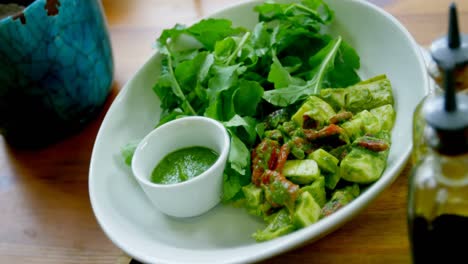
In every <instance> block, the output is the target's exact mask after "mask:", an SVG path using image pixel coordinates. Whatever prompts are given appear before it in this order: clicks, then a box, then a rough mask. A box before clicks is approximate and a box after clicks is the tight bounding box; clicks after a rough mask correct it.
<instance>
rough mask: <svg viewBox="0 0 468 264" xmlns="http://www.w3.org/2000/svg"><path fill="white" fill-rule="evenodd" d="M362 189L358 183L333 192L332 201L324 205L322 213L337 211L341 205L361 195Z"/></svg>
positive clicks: (327, 213) (328, 213)
mask: <svg viewBox="0 0 468 264" xmlns="http://www.w3.org/2000/svg"><path fill="white" fill-rule="evenodd" d="M359 193H360V190H359V185H358V184H356V183H355V184H353V185H351V186H346V187H344V188H342V189H339V190H336V191H335V192H333V194H332V197H331V199H330V201H328V202H327V203H326V204H325V205H324V206H323V207H322V212H321V213H322V215H323V216H328V215H330V214H332V213H334V212H336V211H337V210H338V209H340V208H341V207H343V206H345V205H347V204H349V203H350V202H351V201H352V200H354V199H355V198H356V197H358V196H359Z"/></svg>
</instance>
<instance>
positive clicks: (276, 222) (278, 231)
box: [252, 209, 295, 242]
mask: <svg viewBox="0 0 468 264" xmlns="http://www.w3.org/2000/svg"><path fill="white" fill-rule="evenodd" d="M270 219H271V220H270V221H269V224H268V226H267V227H266V228H265V229H263V230H258V231H257V232H255V233H254V234H253V235H252V237H253V238H255V240H257V241H258V242H260V241H266V240H271V239H273V238H277V237H280V236H282V235H285V234H288V233H291V232H292V231H294V230H295V227H294V225H293V224H292V221H291V217H290V214H289V213H288V211H287V210H286V209H281V210H280V211H278V212H277V213H275V215H274V216H273V217H272V218H270Z"/></svg>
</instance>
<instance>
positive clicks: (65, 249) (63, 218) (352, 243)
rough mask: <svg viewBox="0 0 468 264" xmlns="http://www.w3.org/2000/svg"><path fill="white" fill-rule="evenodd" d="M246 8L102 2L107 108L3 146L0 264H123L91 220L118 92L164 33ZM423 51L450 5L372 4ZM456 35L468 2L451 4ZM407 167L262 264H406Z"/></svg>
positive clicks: (151, 0)
mask: <svg viewBox="0 0 468 264" xmlns="http://www.w3.org/2000/svg"><path fill="white" fill-rule="evenodd" d="M242 1H245V0H103V1H102V2H103V4H104V8H105V12H106V15H107V18H108V22H109V27H110V34H111V38H112V44H113V52H114V58H115V65H116V74H115V84H114V86H113V90H112V94H111V96H110V98H109V100H108V102H107V106H106V108H105V109H104V110H103V111H102V113H101V114H100V116H99V117H98V118H97V119H96V120H94V121H93V122H92V123H90V124H89V125H87V126H86V128H85V129H83V130H82V131H80V132H79V133H77V134H75V135H73V136H70V137H69V138H67V139H66V140H63V141H61V142H59V143H57V144H54V145H52V146H49V147H47V148H44V149H41V150H35V151H26V150H17V149H13V148H11V147H9V146H8V145H7V144H6V143H5V142H4V140H3V139H2V138H1V137H0V214H1V216H0V263H128V262H129V258H128V257H127V255H126V254H125V253H124V252H122V251H121V250H120V249H118V248H117V247H116V246H115V245H113V244H112V243H111V241H110V240H109V239H108V238H107V237H106V236H105V234H104V233H103V231H102V230H101V229H100V227H99V226H98V224H97V222H96V219H95V217H94V215H93V212H92V210H91V205H90V201H89V196H88V168H89V162H90V156H91V151H92V148H93V144H94V140H95V137H96V134H97V131H98V129H99V126H100V124H101V121H102V119H103V117H104V115H105V112H106V110H107V108H108V106H109V105H110V104H111V102H112V100H113V99H114V98H115V95H116V94H117V93H118V92H119V89H120V88H121V87H122V86H123V85H124V84H125V83H126V82H127V81H128V80H129V78H130V77H131V76H132V75H133V74H134V72H135V71H136V70H137V69H138V68H140V67H141V65H142V64H143V63H144V62H145V61H146V60H147V59H148V58H149V56H150V55H151V54H152V52H153V49H152V44H153V42H154V40H155V39H156V37H157V36H159V33H160V32H161V30H162V29H163V28H166V27H170V26H172V25H174V24H175V23H177V22H179V23H190V22H192V21H194V20H196V19H197V18H200V17H202V16H204V15H207V14H209V13H211V12H213V11H215V10H217V9H220V8H222V7H223V6H226V5H229V4H232V3H235V2H242ZM372 2H374V3H375V4H377V5H379V6H381V7H383V8H384V9H385V10H387V11H388V12H390V13H391V14H393V15H394V16H395V17H396V18H397V19H398V20H400V21H401V22H402V23H403V24H404V25H405V26H406V27H407V28H408V30H409V31H410V32H411V33H412V34H413V36H414V37H415V39H416V40H417V41H418V42H419V43H420V44H421V45H429V44H430V42H431V41H432V40H434V39H435V38H437V37H439V36H441V35H443V34H445V31H446V28H447V21H446V20H447V16H446V15H447V7H448V4H449V2H450V1H449V0H373V1H372ZM457 4H458V7H459V16H460V18H459V19H460V25H461V30H462V31H463V30H464V31H465V32H467V31H468V28H467V27H466V25H468V1H464V0H459V1H457ZM410 167H411V164H408V165H407V166H406V168H405V170H404V171H403V172H402V173H401V175H400V176H399V177H398V179H397V180H396V181H395V182H394V183H393V185H392V186H390V188H388V189H387V190H386V191H384V192H383V193H382V194H381V195H380V196H379V197H378V198H377V199H376V200H375V201H374V202H373V203H372V204H371V205H370V206H369V207H367V208H366V209H365V210H364V211H363V212H362V213H361V214H359V215H358V216H357V217H356V218H354V219H353V220H352V221H350V222H348V223H347V224H345V225H344V226H343V227H342V228H340V229H339V230H337V231H336V232H334V233H332V234H330V235H328V236H326V237H325V238H323V239H321V240H319V241H317V242H315V243H312V244H309V245H307V246H304V247H302V248H299V249H296V250H293V251H290V252H288V253H285V254H283V255H280V256H277V257H275V258H272V259H269V260H267V261H265V263H296V262H297V263H348V264H352V263H409V262H410V257H409V250H408V240H407V229H406V192H407V187H408V186H407V181H408V174H409V171H410Z"/></svg>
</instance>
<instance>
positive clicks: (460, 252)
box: [407, 5, 468, 264]
mask: <svg viewBox="0 0 468 264" xmlns="http://www.w3.org/2000/svg"><path fill="white" fill-rule="evenodd" d="M450 11H451V12H450V17H451V27H450V30H449V37H448V38H447V40H446V44H447V45H446V47H444V50H438V51H436V53H435V54H433V57H435V58H436V61H437V64H438V66H439V68H440V69H441V72H443V73H444V74H443V75H442V79H443V82H442V81H439V84H441V87H444V89H439V91H434V92H433V93H432V94H431V95H429V96H428V97H426V98H425V99H424V101H423V102H422V103H421V105H420V106H419V107H418V109H417V111H418V112H415V122H419V123H417V124H415V125H414V126H415V127H414V129H415V131H414V134H413V136H415V137H416V139H417V140H418V141H415V142H416V145H415V146H416V147H417V148H418V149H417V150H416V151H418V153H417V154H418V156H417V157H416V158H417V160H416V162H415V164H413V166H414V167H413V171H412V173H411V176H410V182H409V188H408V212H407V213H408V215H407V216H408V235H409V241H410V245H411V253H412V260H413V263H414V264H419V263H468V257H467V256H466V254H465V249H466V248H467V246H466V243H465V240H466V238H468V95H467V94H464V93H460V92H456V76H455V75H456V71H457V69H460V68H461V67H466V65H467V64H468V59H467V60H466V62H465V63H463V62H462V61H460V50H461V49H460V48H459V47H460V43H459V41H458V46H457V45H454V43H455V44H457V43H456V42H457V41H456V40H457V38H456V36H455V35H454V32H456V33H457V34H458V30H455V31H454V30H453V21H454V20H453V19H452V18H453V16H454V13H455V7H454V5H452V6H451V10H450ZM454 40H455V41H454ZM458 40H459V39H458ZM457 47H458V48H457ZM462 51H463V50H462ZM439 52H441V53H439ZM467 58H468V56H467ZM458 74H459V73H458ZM413 158H414V156H413Z"/></svg>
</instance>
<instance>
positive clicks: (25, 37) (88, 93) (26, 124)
mask: <svg viewBox="0 0 468 264" xmlns="http://www.w3.org/2000/svg"><path fill="white" fill-rule="evenodd" d="M7 2H15V3H20V4H23V5H27V7H26V8H25V9H24V10H23V11H22V12H20V13H16V14H14V15H12V16H10V17H7V18H3V19H2V20H0V132H1V134H3V135H4V137H5V139H6V140H7V142H8V143H10V144H11V145H14V146H23V147H37V146H44V145H47V144H49V143H51V142H54V141H56V140H58V139H60V138H63V137H64V136H66V135H68V134H70V133H72V132H74V131H77V130H78V129H80V128H81V127H83V125H84V124H86V123H87V122H88V121H89V120H90V119H92V118H93V117H95V116H96V114H97V113H98V112H99V111H100V109H101V108H102V106H103V104H104V102H105V101H106V98H107V97H108V94H109V91H110V89H111V84H112V80H113V58H112V50H111V44H110V40H109V34H108V30H107V25H106V21H105V17H104V14H103V9H102V6H101V2H100V1H98V0H54V1H51V0H36V1H31V0H30V1H27V0H23V1H5V0H3V1H1V2H0V3H7Z"/></svg>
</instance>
